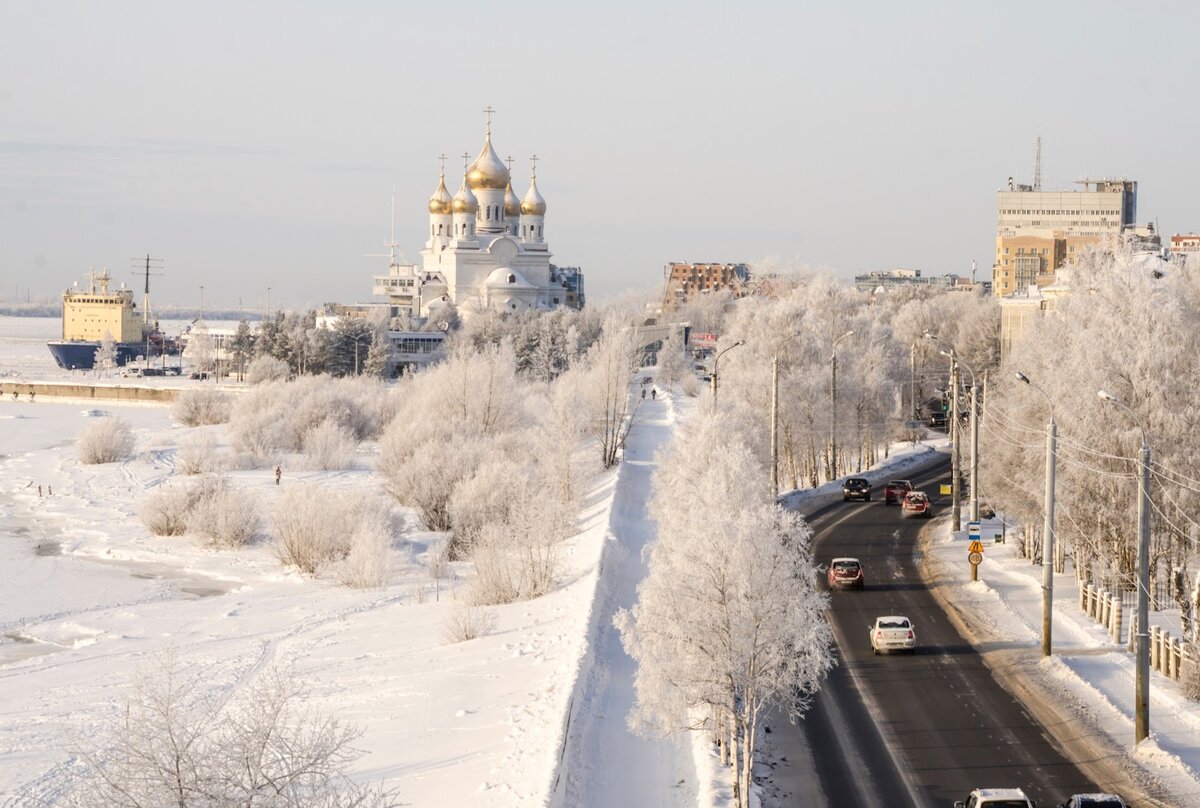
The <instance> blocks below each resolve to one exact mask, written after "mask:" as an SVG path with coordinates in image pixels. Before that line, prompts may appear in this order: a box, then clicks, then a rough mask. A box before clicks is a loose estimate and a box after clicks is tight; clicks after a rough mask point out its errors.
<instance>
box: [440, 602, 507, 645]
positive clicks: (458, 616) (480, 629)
mask: <svg viewBox="0 0 1200 808" xmlns="http://www.w3.org/2000/svg"><path fill="white" fill-rule="evenodd" d="M495 627H496V615H495V614H493V613H492V611H491V610H490V609H485V608H483V607H480V606H472V605H471V604H469V603H459V604H456V605H455V607H454V608H453V609H451V610H450V614H448V615H447V616H446V622H445V623H443V624H442V638H443V639H444V640H445V641H446V642H451V643H453V642H466V641H467V640H473V639H475V638H476V637H485V636H487V635H488V634H491V633H492V630H493V629H494V628H495Z"/></svg>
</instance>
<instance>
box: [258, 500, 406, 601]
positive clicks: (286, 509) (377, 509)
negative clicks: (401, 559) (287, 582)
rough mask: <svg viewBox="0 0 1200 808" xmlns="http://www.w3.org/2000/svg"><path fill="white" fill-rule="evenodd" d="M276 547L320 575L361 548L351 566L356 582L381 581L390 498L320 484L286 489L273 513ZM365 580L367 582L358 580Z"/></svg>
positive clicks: (348, 576) (285, 558)
mask: <svg viewBox="0 0 1200 808" xmlns="http://www.w3.org/2000/svg"><path fill="white" fill-rule="evenodd" d="M271 522H272V525H273V527H274V532H275V551H276V553H277V554H278V556H279V559H280V560H281V561H282V562H283V563H284V564H289V565H292V566H294V567H296V568H297V569H299V570H300V571H301V572H305V573H307V574H309V575H319V574H321V572H323V571H324V570H326V569H327V568H329V567H330V566H332V565H334V564H337V563H339V562H343V561H345V560H346V559H347V557H348V556H349V555H351V553H352V551H354V550H355V548H356V547H357V548H358V552H357V554H356V557H355V559H354V560H353V561H352V562H351V564H350V567H349V568H348V569H347V568H345V567H343V568H342V572H343V577H344V579H345V580H346V582H347V583H348V584H350V585H353V586H378V585H380V584H381V583H382V582H383V581H385V580H386V577H387V574H388V573H387V568H386V561H387V559H386V554H385V553H383V552H382V549H381V548H382V547H383V546H384V544H385V543H386V545H387V546H390V543H391V536H392V535H393V533H394V532H395V531H394V527H393V524H392V520H391V515H390V511H389V510H388V508H387V505H386V503H384V502H382V501H381V500H380V499H379V498H378V497H376V496H374V495H372V494H366V493H362V492H357V491H353V492H352V491H334V492H330V491H328V490H326V489H318V488H317V487H316V486H312V485H295V486H289V487H287V488H285V489H284V490H283V493H282V495H281V496H280V498H279V502H278V504H277V505H276V507H275V510H274V511H273V512H272V516H271ZM356 582H362V583H356Z"/></svg>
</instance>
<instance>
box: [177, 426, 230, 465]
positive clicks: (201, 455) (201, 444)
mask: <svg viewBox="0 0 1200 808" xmlns="http://www.w3.org/2000/svg"><path fill="white" fill-rule="evenodd" d="M175 469H176V470H177V471H179V472H181V473H183V474H188V475H192V474H207V473H210V472H214V471H220V470H221V458H220V456H219V455H218V454H217V441H216V438H214V437H213V436H212V435H210V434H208V433H201V434H198V435H189V436H188V437H186V438H184V439H183V440H181V441H180V442H179V448H178V449H176V450H175Z"/></svg>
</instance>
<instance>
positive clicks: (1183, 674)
mask: <svg viewBox="0 0 1200 808" xmlns="http://www.w3.org/2000/svg"><path fill="white" fill-rule="evenodd" d="M1183 653H1184V657H1185V658H1186V660H1187V661H1185V662H1184V663H1183V664H1182V665H1181V666H1180V668H1179V687H1180V689H1181V690H1182V691H1183V695H1184V696H1186V697H1187V698H1189V699H1191V700H1192V701H1200V644H1197V643H1188V644H1187V645H1185V646H1184V651H1183Z"/></svg>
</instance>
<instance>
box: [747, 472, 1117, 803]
mask: <svg viewBox="0 0 1200 808" xmlns="http://www.w3.org/2000/svg"><path fill="white" fill-rule="evenodd" d="M913 479H914V484H915V485H916V487H917V488H919V489H923V490H925V491H927V492H929V493H930V495H931V498H932V500H933V503H934V508H935V516H936V515H937V514H941V513H945V512H946V511H948V510H949V507H950V502H949V497H942V496H939V495H937V493H936V492H937V491H938V483H941V482H949V467H948V464H947V463H943V464H941V465H939V466H936V467H934V468H933V469H932V470H931V471H929V472H926V473H924V474H917V475H914V477H913ZM882 500H883V491H882V487H877V488H876V489H875V491H874V493H873V496H872V501H871V502H869V503H858V502H849V503H840V502H839V503H837V504H836V505H834V506H830V507H828V508H825V509H822V510H821V511H818V512H816V513H814V514H812V515H811V517H810V524H812V526H813V530H814V532H815V534H816V544H815V556H816V559H817V561H818V562H819V563H821V564H823V565H827V564H828V563H829V561H830V559H832V558H834V557H836V556H852V557H855V558H858V559H859V560H860V561H861V562H862V564H863V567H864V569H865V571H866V588H865V590H864V591H862V592H834V593H832V595H831V600H832V611H831V621H832V624H833V628H834V634H835V636H836V638H837V644H838V657H839V664H838V666H837V667H836V668H835V669H834V670H833V672H832V674H831V676H830V677H829V679H828V681H827V682H826V683H825V685H824V687H823V688H822V689H821V691H820V693H819V695H818V696H817V698H816V700H815V703H814V705H813V707H812V709H811V710H810V711H809V712H808V714H807V715H806V716H805V717H804V719H803V720H802V721H801V722H800V726H799V728H792V727H789V726H787V724H786V722H781V721H778V720H777V721H775V722H774V723H773V726H772V729H773V732H774V735H773V737H772V743H771V746H772V749H773V752H772V755H773V759H772V760H771V761H770V763H769V766H770V767H772V768H773V769H774V771H775V772H776V774H777V776H776V778H775V779H776V782H774V783H772V784H770V786H769V788H768V791H769V792H771V793H772V794H773V795H774V797H775V800H774V801H776V802H777V803H778V804H780V805H814V804H816V803H815V802H814V800H815V799H818V791H817V789H816V788H815V787H813V786H812V785H810V786H808V787H807V793H806V792H805V787H803V786H801V785H800V784H799V779H798V778H800V777H801V776H803V774H804V772H803V770H804V769H806V768H807V766H811V767H812V768H814V769H815V770H816V772H817V773H818V779H819V795H820V796H819V798H820V799H822V800H823V801H824V802H825V804H827V805H834V806H843V805H846V806H850V805H853V806H888V808H892V807H893V806H909V805H912V806H950V805H952V804H953V801H954V800H956V799H965V798H966V797H967V795H968V793H969V792H970V791H971V789H972V788H977V787H1014V786H1019V787H1021V788H1024V789H1025V790H1026V792H1027V793H1028V794H1029V796H1030V797H1032V798H1033V799H1035V800H1037V802H1038V804H1039V805H1040V806H1043V808H1047V806H1054V805H1057V804H1058V803H1059V802H1061V801H1063V800H1065V799H1066V798H1067V797H1068V796H1069V795H1071V794H1074V793H1079V792H1088V791H1097V790H1099V789H1098V788H1097V787H1096V786H1095V785H1094V784H1093V783H1092V782H1091V781H1090V780H1089V779H1088V778H1087V776H1085V775H1084V774H1083V773H1082V772H1080V771H1079V770H1078V769H1077V768H1076V767H1075V766H1074V765H1073V764H1072V763H1070V762H1069V761H1068V760H1067V759H1066V758H1064V757H1063V756H1062V755H1061V754H1060V753H1059V752H1058V751H1057V750H1056V748H1055V746H1054V744H1053V742H1052V741H1051V740H1050V739H1049V737H1048V736H1047V735H1046V734H1045V732H1044V731H1043V729H1042V728H1041V727H1040V726H1039V725H1038V724H1037V723H1036V722H1035V721H1034V719H1033V718H1032V717H1031V716H1030V714H1029V712H1027V711H1026V710H1025V709H1024V707H1023V706H1022V705H1021V704H1020V703H1019V702H1018V701H1017V700H1016V699H1014V698H1013V697H1012V696H1011V695H1009V693H1008V692H1007V691H1006V690H1005V689H1004V688H1003V687H1001V686H1000V684H999V683H998V682H997V681H996V679H995V678H994V677H993V675H992V673H991V671H990V670H989V669H988V667H987V666H986V665H985V664H984V662H983V659H982V657H980V655H979V654H978V653H977V652H976V651H975V649H973V648H972V647H971V646H970V645H969V644H968V643H967V642H966V641H965V640H964V639H963V638H962V636H961V635H960V634H959V633H958V631H957V630H956V629H955V627H954V626H953V625H952V624H951V622H950V621H949V620H948V619H947V617H946V615H945V614H944V613H943V612H942V610H941V608H940V607H939V605H938V603H937V601H936V599H935V598H934V596H933V594H932V593H931V592H930V591H929V590H928V589H927V588H926V586H925V584H924V583H923V582H922V580H921V576H920V574H919V573H918V571H917V569H916V568H915V566H914V563H915V562H914V558H913V549H914V546H915V543H916V539H917V534H918V533H919V531H920V530H921V528H923V527H925V526H926V524H928V523H927V522H926V520H915V519H902V518H901V517H900V509H899V507H897V506H895V505H892V506H885V505H884V504H883V502H882ZM965 511H966V509H965V507H964V513H965ZM964 563H966V559H965V558H964ZM886 614H901V615H906V616H907V617H909V618H910V619H911V620H912V621H913V623H914V627H915V631H916V636H917V644H918V648H917V650H916V652H915V653H913V654H911V655H909V654H889V655H881V656H875V655H874V654H873V653H872V652H871V646H870V643H869V641H868V630H867V627H868V626H869V625H870V624H871V623H873V622H874V619H875V618H876V617H877V616H879V615H886ZM799 761H804V763H803V764H802V763H800V762H799ZM789 767H790V768H791V771H789ZM808 776H809V777H810V778H811V775H808Z"/></svg>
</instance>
